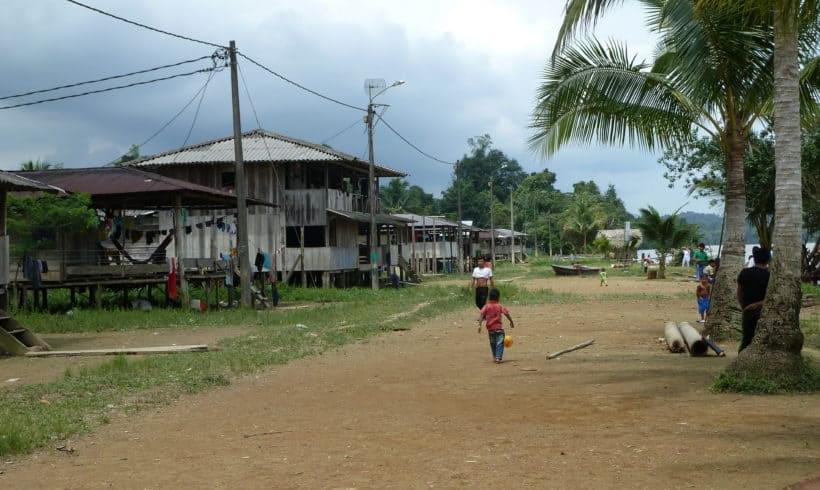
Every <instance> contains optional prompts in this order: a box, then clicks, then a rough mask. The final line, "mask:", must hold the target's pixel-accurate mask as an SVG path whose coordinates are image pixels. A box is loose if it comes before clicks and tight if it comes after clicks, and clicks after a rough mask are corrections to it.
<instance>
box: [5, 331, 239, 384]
mask: <svg viewBox="0 0 820 490" xmlns="http://www.w3.org/2000/svg"><path fill="white" fill-rule="evenodd" d="M249 331H251V329H250V328H243V327H224V328H218V327H217V328H214V327H202V328H174V329H169V328H159V329H157V330H135V331H130V332H99V333H71V334H44V335H42V337H43V339H45V341H46V342H48V343H49V345H51V347H52V348H53V349H54V350H78V349H103V348H119V347H156V346H160V345H186V344H209V345H214V344H216V343H217V342H218V341H219V340H220V339H223V338H227V337H235V336H237V335H242V334H244V333H247V332H249ZM110 360H111V359H110V358H106V357H53V358H47V359H46V358H44V359H31V358H25V357H0V373H2V374H0V390H2V389H3V388H5V387H12V386H18V385H21V384H31V383H43V382H47V381H52V380H54V379H56V378H58V377H60V376H62V375H63V374H64V373H65V371H66V369H68V368H71V369H74V370H77V369H82V368H84V367H90V366H96V365H97V364H100V363H103V362H107V361H110ZM9 379H16V380H17V381H14V382H8V381H7V380H9Z"/></svg>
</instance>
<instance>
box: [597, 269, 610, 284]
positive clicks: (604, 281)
mask: <svg viewBox="0 0 820 490" xmlns="http://www.w3.org/2000/svg"><path fill="white" fill-rule="evenodd" d="M598 275H599V276H601V286H606V287H609V283H608V282H606V269H604V268H603V267H601V272H599V273H598Z"/></svg>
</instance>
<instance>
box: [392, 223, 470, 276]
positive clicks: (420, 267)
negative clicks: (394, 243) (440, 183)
mask: <svg viewBox="0 0 820 490" xmlns="http://www.w3.org/2000/svg"><path fill="white" fill-rule="evenodd" d="M393 216H395V217H397V218H401V219H403V220H407V221H408V223H407V226H408V227H409V235H410V239H409V240H407V241H406V242H405V245H404V249H405V251H404V254H403V255H404V256H405V257H407V259H408V261H409V264H410V267H411V268H412V269H413V270H415V271H417V272H419V273H421V274H428V273H429V274H436V273H440V272H454V271H457V270H458V257H459V249H458V247H459V244H458V229H459V225H458V223H456V222H453V221H450V220H446V219H444V218H442V217H440V216H422V215H418V214H394V215H393ZM461 231H462V243H461V245H462V252H461V257H462V258H463V259H464V263H465V267H467V263H468V262H469V259H468V257H469V256H470V253H471V251H472V249H473V247H472V241H471V240H470V237H471V236H472V233H471V231H472V227H470V226H467V225H463V224H462V225H461Z"/></svg>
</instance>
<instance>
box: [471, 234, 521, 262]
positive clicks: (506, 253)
mask: <svg viewBox="0 0 820 490" xmlns="http://www.w3.org/2000/svg"><path fill="white" fill-rule="evenodd" d="M478 236H479V241H480V246H479V248H478V250H479V253H480V254H482V255H490V254H491V253H492V245H493V244H492V239H491V235H490V230H484V231H481V232H480V233H479V234H478ZM527 236H528V235H527V234H526V233H522V232H520V231H515V232H514V231H512V230H508V229H506V228H496V229H495V259H496V260H510V259H511V257H512V254H513V252H514V253H515V257H516V260H521V258H523V257H524V252H525V247H524V240H525V239H526V238H527ZM513 237H514V240H513ZM513 242H514V243H515V244H514V245H513Z"/></svg>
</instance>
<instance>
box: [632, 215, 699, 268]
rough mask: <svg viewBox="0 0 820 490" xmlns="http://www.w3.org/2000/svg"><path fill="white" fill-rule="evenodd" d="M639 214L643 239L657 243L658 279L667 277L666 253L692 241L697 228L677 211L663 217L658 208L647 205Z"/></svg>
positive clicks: (639, 225) (638, 224)
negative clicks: (689, 223) (684, 219)
mask: <svg viewBox="0 0 820 490" xmlns="http://www.w3.org/2000/svg"><path fill="white" fill-rule="evenodd" d="M638 214H639V215H640V216H639V217H638V223H637V226H638V229H640V230H641V233H643V240H644V241H645V242H650V243H653V244H655V249H657V251H658V266H659V267H658V279H666V255H667V254H668V253H669V252H672V251H673V250H676V249H679V248H681V247H683V246H685V245H686V244H689V243H692V241H693V239H694V238H695V236H696V235H697V230H696V229H695V227H693V226H692V225H688V224H686V223H685V222H683V221H681V219H680V218H679V217H678V213H677V211H676V212H674V213H673V214H671V215H669V216H666V217H663V216H661V214H660V213H659V212H658V210H657V209H655V208H653V207H652V206H647V207H645V208H641V209H640V210H639V211H638Z"/></svg>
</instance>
